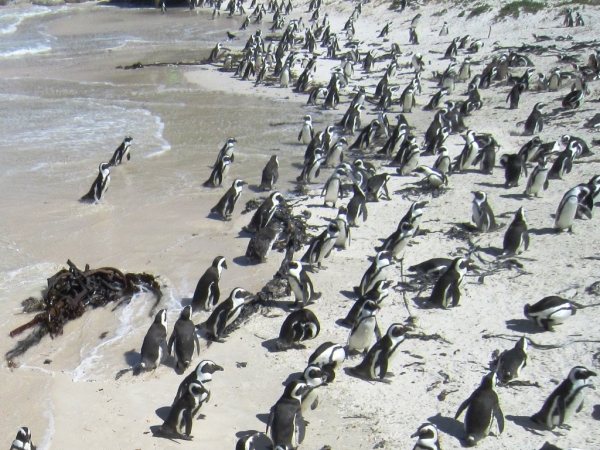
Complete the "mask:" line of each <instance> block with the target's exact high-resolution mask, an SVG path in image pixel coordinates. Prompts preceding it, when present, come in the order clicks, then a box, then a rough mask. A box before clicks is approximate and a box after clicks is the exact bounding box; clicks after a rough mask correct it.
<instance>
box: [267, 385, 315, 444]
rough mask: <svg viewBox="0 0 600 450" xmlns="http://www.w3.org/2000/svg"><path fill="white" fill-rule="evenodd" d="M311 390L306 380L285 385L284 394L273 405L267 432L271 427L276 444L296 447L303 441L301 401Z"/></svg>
mask: <svg viewBox="0 0 600 450" xmlns="http://www.w3.org/2000/svg"><path fill="white" fill-rule="evenodd" d="M309 390H310V387H309V386H308V385H307V384H306V383H305V382H304V381H302V380H294V381H292V382H290V383H289V384H288V385H287V386H286V387H285V390H284V392H283V395H282V396H281V397H280V398H279V400H277V403H275V405H273V407H271V413H270V414H269V420H268V422H267V430H266V433H267V434H269V429H270V430H271V431H270V436H271V439H272V440H273V445H274V446H281V448H282V449H295V448H297V447H298V445H299V444H300V443H301V442H302V437H303V433H302V428H303V426H304V419H303V418H302V409H301V402H302V396H303V395H305V394H306V393H307V392H308V391H309ZM275 448H279V447H275Z"/></svg>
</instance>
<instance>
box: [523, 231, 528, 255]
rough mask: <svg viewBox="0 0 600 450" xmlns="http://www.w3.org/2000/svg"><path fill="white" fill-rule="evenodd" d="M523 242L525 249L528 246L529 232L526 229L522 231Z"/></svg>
mask: <svg viewBox="0 0 600 450" xmlns="http://www.w3.org/2000/svg"><path fill="white" fill-rule="evenodd" d="M523 243H524V247H523V248H524V249H525V250H527V249H528V248H529V233H528V232H527V231H525V232H524V233H523Z"/></svg>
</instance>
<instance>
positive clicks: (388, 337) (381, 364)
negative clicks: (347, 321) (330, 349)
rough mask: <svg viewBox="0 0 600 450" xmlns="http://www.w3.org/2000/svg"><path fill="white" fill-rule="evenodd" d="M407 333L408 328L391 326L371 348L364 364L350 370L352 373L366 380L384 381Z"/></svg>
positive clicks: (398, 325) (399, 325)
mask: <svg viewBox="0 0 600 450" xmlns="http://www.w3.org/2000/svg"><path fill="white" fill-rule="evenodd" d="M406 331H407V328H406V327H405V326H403V325H401V324H399V323H394V324H392V325H390V327H389V328H388V330H387V333H386V334H385V336H383V337H382V338H381V339H379V340H378V341H377V342H376V343H375V345H373V347H371V349H370V350H369V351H368V353H367V355H366V356H365V357H364V358H363V360H362V362H361V363H360V364H359V365H358V366H356V367H352V368H350V369H349V371H350V373H352V374H353V375H356V376H357V377H359V378H363V379H365V380H375V381H384V378H385V376H386V375H387V372H388V368H389V366H390V364H391V363H392V361H393V360H394V357H395V356H396V355H397V354H398V352H397V349H398V347H399V346H400V344H401V343H402V342H403V341H404V339H405V336H404V335H405V334H406Z"/></svg>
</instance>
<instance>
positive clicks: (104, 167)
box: [98, 162, 110, 176]
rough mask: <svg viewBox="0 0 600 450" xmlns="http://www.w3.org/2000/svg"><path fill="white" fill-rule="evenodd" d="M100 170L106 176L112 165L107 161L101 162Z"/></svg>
mask: <svg viewBox="0 0 600 450" xmlns="http://www.w3.org/2000/svg"><path fill="white" fill-rule="evenodd" d="M98 172H100V173H101V174H102V175H104V176H107V175H108V174H109V173H110V165H109V164H108V163H105V162H103V163H100V165H99V166H98Z"/></svg>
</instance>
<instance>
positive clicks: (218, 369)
mask: <svg viewBox="0 0 600 450" xmlns="http://www.w3.org/2000/svg"><path fill="white" fill-rule="evenodd" d="M215 370H216V371H219V372H223V371H225V369H223V368H222V367H221V366H217V365H216V364H215Z"/></svg>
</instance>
